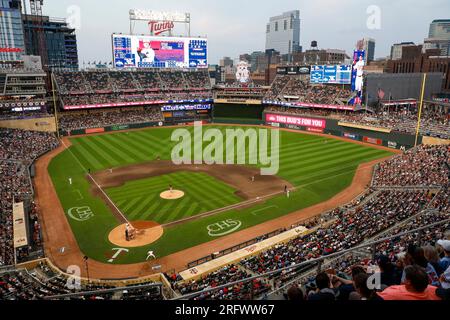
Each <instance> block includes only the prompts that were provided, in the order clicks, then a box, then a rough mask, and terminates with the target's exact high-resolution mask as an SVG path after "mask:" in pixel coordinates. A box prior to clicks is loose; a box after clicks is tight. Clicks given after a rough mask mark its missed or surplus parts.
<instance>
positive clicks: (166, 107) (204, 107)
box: [161, 104, 211, 111]
mask: <svg viewBox="0 0 450 320" xmlns="http://www.w3.org/2000/svg"><path fill="white" fill-rule="evenodd" d="M189 110H211V104H194V105H179V104H175V105H164V106H162V107H161V111H189Z"/></svg>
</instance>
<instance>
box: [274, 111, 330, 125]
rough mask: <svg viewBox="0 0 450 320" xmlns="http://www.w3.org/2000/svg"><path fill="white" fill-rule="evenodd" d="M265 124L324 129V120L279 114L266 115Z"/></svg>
mask: <svg viewBox="0 0 450 320" xmlns="http://www.w3.org/2000/svg"><path fill="white" fill-rule="evenodd" d="M266 122H267V123H282V124H292V125H296V126H304V127H309V128H320V129H325V127H326V120H325V119H316V118H305V117H296V116H285V115H280V114H272V113H266Z"/></svg>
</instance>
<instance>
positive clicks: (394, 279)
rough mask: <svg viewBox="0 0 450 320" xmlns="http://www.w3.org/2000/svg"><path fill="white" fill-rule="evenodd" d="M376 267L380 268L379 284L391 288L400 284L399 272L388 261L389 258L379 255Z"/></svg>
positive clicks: (400, 275)
mask: <svg viewBox="0 0 450 320" xmlns="http://www.w3.org/2000/svg"><path fill="white" fill-rule="evenodd" d="M377 264H378V267H379V268H380V282H381V284H382V285H384V286H387V287H389V286H392V285H397V284H400V282H401V277H402V274H401V270H398V268H397V267H396V266H395V265H394V264H393V263H392V262H391V261H390V260H389V257H387V256H385V255H381V256H379V257H378V259H377Z"/></svg>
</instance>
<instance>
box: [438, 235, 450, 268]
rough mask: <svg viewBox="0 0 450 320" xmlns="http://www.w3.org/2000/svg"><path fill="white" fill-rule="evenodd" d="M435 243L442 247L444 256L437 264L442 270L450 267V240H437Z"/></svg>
mask: <svg viewBox="0 0 450 320" xmlns="http://www.w3.org/2000/svg"><path fill="white" fill-rule="evenodd" d="M437 244H438V245H439V246H440V247H441V248H442V249H443V251H444V257H442V259H441V260H440V261H439V266H440V267H441V269H442V270H446V269H447V268H448V267H450V240H444V239H442V240H439V241H438V242H437Z"/></svg>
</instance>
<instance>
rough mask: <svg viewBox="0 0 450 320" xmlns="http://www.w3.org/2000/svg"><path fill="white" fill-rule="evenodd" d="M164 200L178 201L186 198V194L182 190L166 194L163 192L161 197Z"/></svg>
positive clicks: (168, 191)
mask: <svg viewBox="0 0 450 320" xmlns="http://www.w3.org/2000/svg"><path fill="white" fill-rule="evenodd" d="M159 196H160V197H161V198H162V199H166V200H176V199H180V198H182V197H184V192H183V191H181V190H172V191H170V190H167V191H164V192H161V193H160V195H159Z"/></svg>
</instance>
